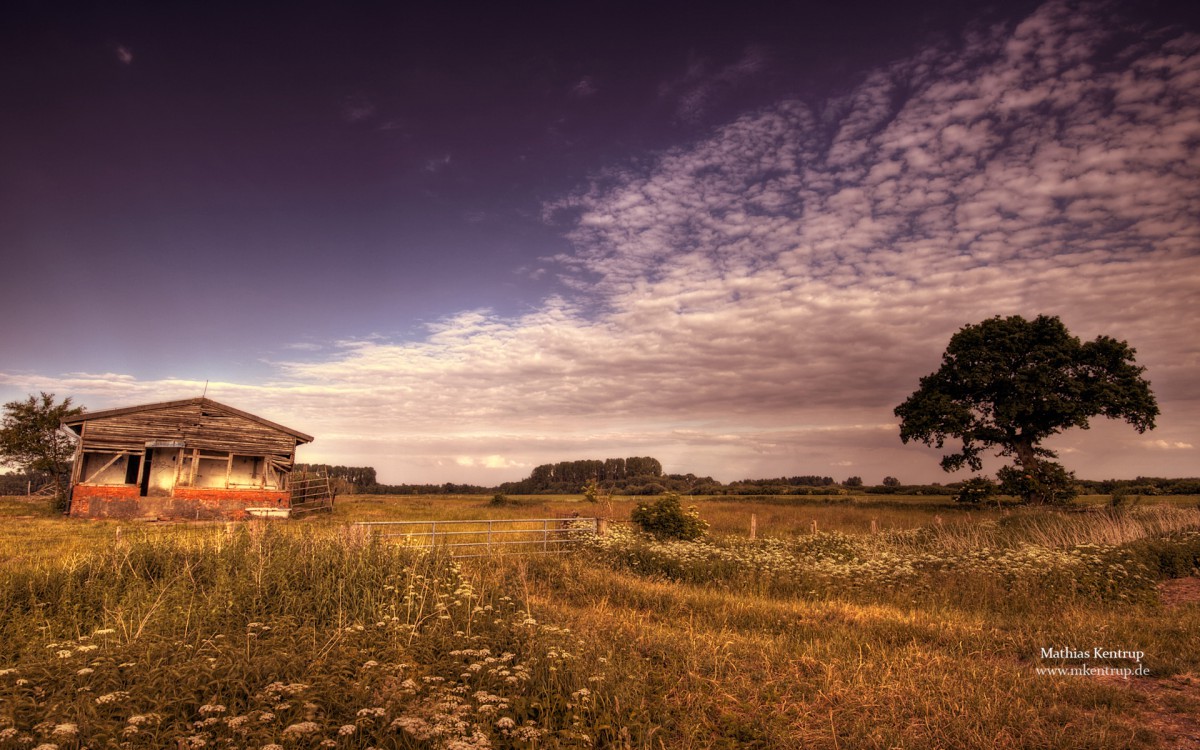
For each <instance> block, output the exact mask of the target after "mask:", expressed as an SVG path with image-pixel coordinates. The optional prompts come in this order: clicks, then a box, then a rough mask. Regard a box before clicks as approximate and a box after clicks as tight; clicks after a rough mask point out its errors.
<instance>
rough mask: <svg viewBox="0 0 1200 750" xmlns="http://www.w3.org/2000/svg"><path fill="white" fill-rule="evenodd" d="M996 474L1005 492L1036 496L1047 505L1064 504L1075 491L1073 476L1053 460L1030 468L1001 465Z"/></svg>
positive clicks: (1021, 496) (1072, 496)
mask: <svg viewBox="0 0 1200 750" xmlns="http://www.w3.org/2000/svg"><path fill="white" fill-rule="evenodd" d="M996 476H997V478H999V479H1000V491H1001V492H1003V493H1004V494H1005V495H1012V496H1013V497H1018V498H1030V497H1036V498H1040V500H1039V502H1042V503H1045V504H1047V505H1066V504H1067V503H1069V502H1070V501H1071V500H1072V499H1073V498H1074V497H1075V496H1076V495H1078V494H1079V486H1078V485H1077V484H1075V475H1074V474H1073V473H1071V472H1069V471H1067V470H1066V469H1064V468H1063V467H1062V465H1061V464H1057V463H1054V462H1053V461H1039V462H1038V463H1037V464H1036V465H1035V466H1034V467H1033V468H1032V469H1022V468H1018V467H1015V466H1005V467H1004V468H1002V469H1000V471H998V472H996Z"/></svg>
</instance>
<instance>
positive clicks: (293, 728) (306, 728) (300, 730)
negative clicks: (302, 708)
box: [283, 721, 321, 739]
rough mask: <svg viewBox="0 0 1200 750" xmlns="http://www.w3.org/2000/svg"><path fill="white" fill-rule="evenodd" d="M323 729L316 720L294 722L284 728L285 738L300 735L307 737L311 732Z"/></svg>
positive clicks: (314, 732)
mask: <svg viewBox="0 0 1200 750" xmlns="http://www.w3.org/2000/svg"><path fill="white" fill-rule="evenodd" d="M319 731H321V727H320V726H319V725H318V724H317V723H316V722H315V721H302V722H300V723H298V724H292V725H290V726H289V727H287V728H286V729H284V730H283V736H284V739H294V738H298V737H306V736H308V735H310V734H316V733H317V732H319Z"/></svg>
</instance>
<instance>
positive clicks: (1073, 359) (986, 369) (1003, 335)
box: [895, 315, 1159, 502]
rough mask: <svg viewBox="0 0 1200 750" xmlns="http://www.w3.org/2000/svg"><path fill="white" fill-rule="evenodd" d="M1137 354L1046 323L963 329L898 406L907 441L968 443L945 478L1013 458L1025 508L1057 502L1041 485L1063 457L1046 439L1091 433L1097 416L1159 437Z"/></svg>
mask: <svg viewBox="0 0 1200 750" xmlns="http://www.w3.org/2000/svg"><path fill="white" fill-rule="evenodd" d="M1135 353H1136V352H1135V350H1134V349H1133V348H1132V347H1130V346H1129V345H1128V344H1127V343H1125V342H1124V341H1118V340H1116V339H1113V338H1110V337H1108V336H1098V337H1097V338H1096V339H1095V340H1094V341H1089V342H1086V343H1084V342H1081V341H1080V340H1079V338H1077V337H1075V336H1072V335H1071V334H1070V332H1069V331H1067V328H1066V326H1064V325H1063V323H1062V321H1061V320H1059V319H1058V318H1057V317H1050V316H1046V315H1039V316H1038V317H1037V318H1036V319H1034V320H1032V321H1030V320H1026V319H1025V318H1022V317H1021V316H1019V315H1013V316H1010V317H1007V318H1002V317H999V316H997V317H995V318H991V319H989V320H985V321H983V322H982V323H977V324H975V325H967V326H963V328H962V329H961V330H959V331H958V333H956V334H954V336H952V337H951V338H950V343H949V345H948V346H947V347H946V352H945V353H944V354H943V355H942V366H941V367H940V368H939V369H938V370H937V372H934V373H932V374H930V375H926V376H925V377H923V378H921V381H920V385H921V387H920V388H918V389H917V390H916V392H914V393H913V394H912V395H911V396H909V397H908V400H906V401H905V402H904V403H902V404H900V405H899V406H897V407H896V412H895V413H896V416H897V417H899V418H900V439H901V440H903V441H904V442H905V443H907V442H908V441H910V440H918V441H920V442H922V443H925V444H926V445H929V446H932V447H935V448H942V447H943V446H944V444H945V441H946V439H947V438H950V437H954V438H959V439H961V440H962V448H961V449H960V450H958V451H956V452H954V453H950V454H947V455H946V456H944V457H943V458H942V468H943V469H944V470H946V471H957V470H958V469H961V468H962V467H963V466H964V465H966V466H969V467H970V468H971V469H973V470H975V471H978V470H979V469H981V468H982V465H983V462H982V459H981V458H980V456H981V454H982V453H983V452H984V451H987V450H992V449H995V450H996V451H997V455H999V456H1011V457H1013V458H1015V462H1016V464H1017V466H1019V468H1020V472H1019V475H1020V477H1021V478H1023V479H1025V480H1028V482H1027V484H1026V485H1025V486H1024V489H1023V490H1022V494H1023V495H1024V497H1025V499H1026V500H1029V501H1032V502H1046V501H1050V500H1053V499H1054V497H1053V496H1052V495H1051V494H1048V493H1047V491H1045V488H1043V487H1042V484H1043V483H1042V481H1040V479H1039V478H1041V477H1055V476H1058V473H1057V472H1056V471H1055V470H1056V469H1061V467H1058V465H1057V464H1055V463H1054V462H1052V461H1047V460H1045V459H1049V458H1056V454H1055V453H1054V452H1053V451H1051V450H1049V449H1047V448H1045V447H1043V446H1042V444H1041V443H1042V441H1043V440H1045V439H1046V438H1048V437H1050V436H1051V435H1056V434H1058V433H1060V432H1062V431H1063V430H1064V429H1067V428H1070V427H1080V428H1083V429H1087V428H1088V426H1089V425H1088V422H1089V420H1090V419H1091V418H1092V417H1095V416H1104V417H1108V418H1110V419H1124V420H1125V421H1126V422H1129V423H1130V424H1131V425H1133V427H1134V429H1136V430H1137V431H1138V432H1145V431H1146V430H1148V429H1153V428H1154V418H1155V417H1157V416H1158V414H1159V411H1158V403H1157V402H1156V401H1155V399H1154V394H1153V393H1152V392H1151V390H1150V383H1149V382H1147V381H1146V379H1145V378H1143V377H1142V373H1143V372H1145V369H1146V368H1144V367H1139V366H1138V365H1137V364H1135V362H1134V354H1135ZM1009 473H1012V472H1011V471H1010V472H1009ZM1056 481H1057V480H1056Z"/></svg>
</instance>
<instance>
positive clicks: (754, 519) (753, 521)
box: [750, 513, 758, 540]
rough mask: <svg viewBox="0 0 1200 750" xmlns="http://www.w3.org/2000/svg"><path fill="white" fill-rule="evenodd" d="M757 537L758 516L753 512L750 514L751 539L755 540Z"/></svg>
mask: <svg viewBox="0 0 1200 750" xmlns="http://www.w3.org/2000/svg"><path fill="white" fill-rule="evenodd" d="M757 538H758V516H756V515H754V514H753V513H751V514H750V539H751V540H754V539H757Z"/></svg>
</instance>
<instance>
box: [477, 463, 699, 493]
mask: <svg viewBox="0 0 1200 750" xmlns="http://www.w3.org/2000/svg"><path fill="white" fill-rule="evenodd" d="M663 478H664V477H663V470H662V463H661V462H660V461H659V460H658V459H657V458H651V457H649V456H630V457H629V458H606V459H604V460H597V459H585V460H580V461H559V462H558V463H556V464H542V465H541V466H537V467H535V468H534V470H533V471H532V472H530V474H529V476H528V477H526V478H525V479H522V480H520V481H519V482H505V483H504V484H502V485H500V491H501V492H504V493H508V494H514V495H530V494H536V493H576V492H582V491H583V487H584V486H585V485H586V484H587V483H588V482H592V481H595V482H597V483H598V484H599V485H600V486H601V487H603V488H604V489H606V490H608V491H610V492H611V491H613V490H626V489H629V488H641V487H648V486H650V485H655V484H661V481H662V479H663ZM710 481H711V480H710ZM662 491H664V490H659V492H662ZM638 494H652V493H649V492H647V493H638Z"/></svg>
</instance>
